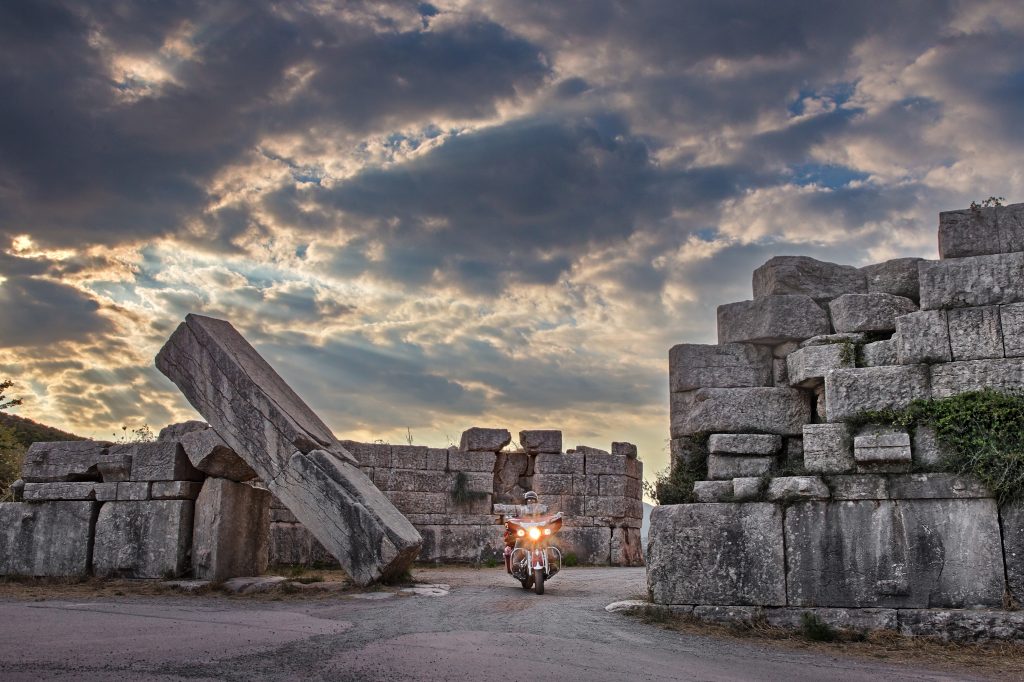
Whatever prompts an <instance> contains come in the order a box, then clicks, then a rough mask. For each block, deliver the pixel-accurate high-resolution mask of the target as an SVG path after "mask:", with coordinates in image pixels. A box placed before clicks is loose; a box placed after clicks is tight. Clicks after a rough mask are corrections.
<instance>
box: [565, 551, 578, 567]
mask: <svg viewBox="0 0 1024 682" xmlns="http://www.w3.org/2000/svg"><path fill="white" fill-rule="evenodd" d="M579 563H580V560H579V557H577V556H576V554H574V553H573V552H566V553H565V554H563V555H562V565H563V566H578V565H579Z"/></svg>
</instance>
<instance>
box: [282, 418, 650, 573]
mask: <svg viewBox="0 0 1024 682" xmlns="http://www.w3.org/2000/svg"><path fill="white" fill-rule="evenodd" d="M341 442H342V445H344V447H345V448H346V449H347V450H348V451H349V452H351V453H352V454H353V455H354V456H355V457H356V458H357V459H358V460H359V463H360V469H361V470H362V471H363V473H365V474H366V475H367V476H369V477H370V478H371V479H372V480H373V482H374V483H375V484H376V485H377V487H378V488H380V489H381V490H382V491H383V492H384V495H385V496H386V497H387V498H388V499H389V500H391V503H392V504H394V505H395V506H396V507H397V508H398V509H399V510H400V511H401V512H402V513H403V514H405V515H406V517H407V518H408V519H409V520H410V521H411V522H412V524H413V525H414V526H415V527H416V529H417V530H418V531H419V532H420V535H422V536H423V547H422V549H421V550H420V555H419V560H420V561H434V562H456V563H458V562H480V561H485V560H487V559H495V560H498V559H500V557H501V552H502V548H503V546H504V545H503V541H502V530H503V524H504V522H505V517H506V512H507V511H508V506H509V505H514V504H518V503H520V502H522V495H523V493H525V492H526V491H527V490H534V491H536V492H537V494H538V495H539V496H540V498H541V500H542V502H543V503H544V504H545V505H547V507H548V510H549V512H551V513H554V512H562V514H563V515H564V518H565V525H564V526H563V528H562V530H561V531H560V532H559V534H558V537H557V539H556V544H558V546H559V547H560V548H561V549H562V551H563V553H572V554H575V555H576V557H577V559H578V560H579V562H580V563H585V564H611V565H618V566H638V565H642V563H643V554H642V551H641V549H640V525H641V520H642V517H643V506H642V502H641V500H642V496H643V491H642V484H641V481H642V478H643V464H642V463H641V462H640V461H639V459H637V452H636V447H635V446H633V445H631V444H629V443H613V444H612V449H611V451H610V452H608V451H605V450H599V449H597V448H591V447H586V446H577V447H576V448H573V449H569V450H567V451H566V452H564V453H563V452H562V433H561V432H560V431H521V432H520V433H519V443H520V446H521V447H520V449H518V450H515V451H506V450H504V448H506V447H507V446H508V445H509V443H510V442H511V434H510V433H509V432H508V431H507V430H506V429H483V428H473V429H470V430H468V431H466V432H465V433H464V434H463V436H462V438H461V439H460V444H459V445H458V446H453V447H449V448H430V447H426V446H420V445H389V444H385V443H359V442H355V441H341ZM269 545H270V562H271V564H281V565H288V564H325V565H331V564H333V563H334V562H333V558H332V557H331V556H330V554H329V553H327V551H326V550H325V549H324V548H323V546H322V545H320V544H319V543H318V542H317V541H316V539H315V538H313V537H312V536H311V535H310V534H309V533H308V532H307V531H306V530H305V529H304V528H303V527H302V525H301V524H300V523H299V522H298V519H296V518H295V517H294V515H292V514H291V513H290V512H288V510H287V509H285V508H284V505H282V504H280V503H279V502H277V501H275V502H274V504H273V505H272V509H271V524H270V542H269Z"/></svg>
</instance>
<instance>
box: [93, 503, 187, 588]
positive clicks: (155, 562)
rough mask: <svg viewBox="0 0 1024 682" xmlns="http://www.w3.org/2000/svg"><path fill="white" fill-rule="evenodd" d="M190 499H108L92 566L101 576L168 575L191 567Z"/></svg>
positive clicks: (98, 525) (98, 526)
mask: <svg viewBox="0 0 1024 682" xmlns="http://www.w3.org/2000/svg"><path fill="white" fill-rule="evenodd" d="M193 510H194V503H193V502H192V501H191V500H161V501H148V502H107V503H105V504H104V505H103V506H102V507H100V513H99V517H98V518H97V520H96V542H95V547H94V549H93V570H94V571H95V573H96V575H99V576H104V577H108V576H117V577H122V578H163V577H167V576H179V575H181V574H183V573H184V572H185V570H186V569H187V568H188V558H189V551H190V549H191V546H192V517H193Z"/></svg>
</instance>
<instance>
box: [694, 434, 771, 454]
mask: <svg viewBox="0 0 1024 682" xmlns="http://www.w3.org/2000/svg"><path fill="white" fill-rule="evenodd" d="M780 450H782V436H777V435H773V434H763V433H715V434H712V435H711V437H710V438H708V452H710V453H711V454H713V455H761V456H772V455H777V454H778V453H779V451H780Z"/></svg>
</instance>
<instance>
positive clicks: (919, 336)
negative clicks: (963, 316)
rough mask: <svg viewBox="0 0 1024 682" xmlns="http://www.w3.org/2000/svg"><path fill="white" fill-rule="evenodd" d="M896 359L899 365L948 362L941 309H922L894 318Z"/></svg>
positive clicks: (946, 325)
mask: <svg viewBox="0 0 1024 682" xmlns="http://www.w3.org/2000/svg"><path fill="white" fill-rule="evenodd" d="M893 338H894V339H895V340H896V359H897V361H898V362H899V364H901V365H919V364H926V363H927V364H930V363H933V362H950V361H951V360H952V359H953V353H952V351H951V350H950V345H949V323H948V320H947V318H946V311H945V310H922V311H920V312H916V313H909V314H907V315H903V316H901V317H897V318H896V334H895V335H894V336H893Z"/></svg>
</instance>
